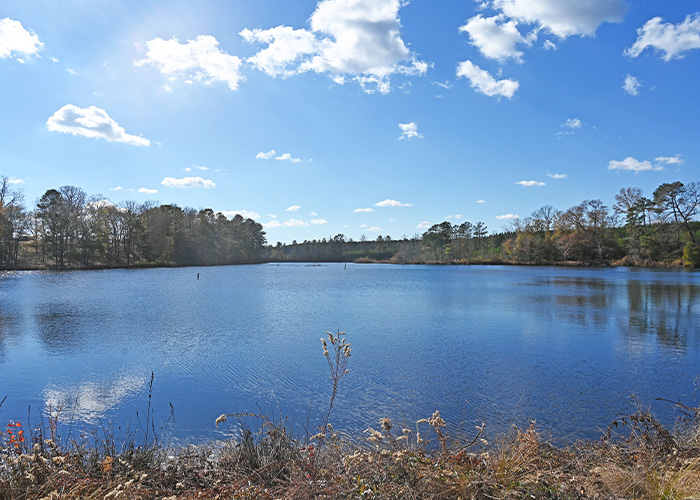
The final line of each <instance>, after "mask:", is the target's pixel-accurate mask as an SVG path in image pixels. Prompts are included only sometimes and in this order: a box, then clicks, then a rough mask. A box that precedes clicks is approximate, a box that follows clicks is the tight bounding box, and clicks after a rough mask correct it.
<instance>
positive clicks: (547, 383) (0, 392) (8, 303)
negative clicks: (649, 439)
mask: <svg viewBox="0 0 700 500" xmlns="http://www.w3.org/2000/svg"><path fill="white" fill-rule="evenodd" d="M197 273H199V274H200V279H199V280H197ZM698 299H700V274H698V273H696V272H688V271H684V270H648V269H628V268H612V269H580V268H550V267H499V266H459V267H454V266H439V267H431V266H389V265H370V264H363V265H353V264H348V266H347V269H345V268H344V266H343V264H329V265H322V266H311V265H305V264H283V265H259V266H233V267H207V268H181V269H147V270H106V271H79V272H13V273H5V274H1V275H0V399H1V398H2V397H3V396H4V395H5V394H6V395H7V399H6V401H5V403H4V404H3V406H2V408H1V409H0V421H6V420H10V419H21V420H25V419H26V418H27V412H28V408H31V413H32V414H33V415H32V416H31V418H32V419H33V420H34V421H37V420H38V418H39V414H40V412H46V411H47V409H48V408H63V409H62V413H61V420H62V421H63V423H64V424H65V425H66V426H69V427H70V429H71V432H76V431H77V430H82V429H88V428H90V427H91V426H104V425H106V424H107V423H109V422H113V423H114V424H115V425H122V424H123V423H124V422H127V421H128V422H131V424H132V425H138V420H137V418H136V413H137V412H139V415H143V413H144V411H145V410H146V404H147V392H148V382H149V380H150V376H151V372H153V373H154V374H155V379H154V386H153V389H154V390H153V408H154V409H155V415H156V420H165V419H167V418H168V416H169V414H170V407H169V403H172V405H173V408H174V410H175V421H176V424H175V427H174V432H175V437H176V438H178V439H179V440H182V441H195V442H201V441H207V440H211V439H218V438H220V437H223V436H225V435H226V433H227V432H230V430H231V429H230V427H227V426H224V427H222V428H220V429H216V428H215V427H214V419H216V417H217V416H218V415H220V414H222V413H231V412H235V411H244V410H250V411H258V409H259V408H260V409H262V410H263V411H266V412H267V411H270V409H271V408H274V409H275V411H278V409H279V410H280V411H281V412H282V413H283V414H285V415H288V416H289V417H290V418H291V419H293V420H294V422H296V424H298V425H299V426H302V425H303V424H304V423H305V422H306V419H307V416H308V417H309V418H310V420H311V422H312V424H314V423H317V422H318V421H319V418H320V416H321V415H323V414H324V412H325V409H326V405H327V402H328V398H329V394H330V386H329V383H328V372H327V365H326V362H325V358H324V357H323V354H322V350H321V344H320V340H319V338H320V337H322V336H323V334H324V332H326V331H328V330H330V331H336V330H338V329H339V330H342V331H346V332H347V333H348V340H349V341H350V342H351V343H352V345H353V356H352V358H351V359H350V369H351V372H350V374H349V375H348V377H347V379H346V381H345V383H344V385H343V386H342V388H341V392H340V394H339V396H338V399H337V401H336V407H335V408H334V410H333V415H332V418H331V421H332V422H334V424H335V427H336V428H340V429H342V430H344V431H346V432H349V433H353V434H355V435H357V434H359V433H360V432H361V431H363V430H364V429H366V428H367V427H368V426H370V425H376V421H377V419H378V418H380V417H382V416H389V417H391V418H393V419H396V420H404V421H405V422H408V423H411V422H414V421H415V420H416V419H418V418H423V417H427V416H429V415H431V414H432V412H433V411H434V410H435V409H439V410H440V412H441V413H442V415H443V416H444V417H445V419H446V420H447V421H448V422H449V423H450V424H451V426H452V427H453V430H454V429H455V428H456V427H463V428H465V429H466V430H467V432H471V430H472V429H473V426H474V425H475V424H479V423H481V422H486V423H487V428H488V429H490V430H491V433H492V435H493V434H495V433H497V432H500V431H502V430H504V429H507V428H508V426H509V425H510V424H512V423H515V424H518V425H526V424H527V423H528V422H529V421H530V420H536V421H537V425H538V427H539V428H540V429H541V430H543V431H545V432H546V433H548V434H549V435H550V436H551V437H552V439H554V440H556V441H559V442H571V441H572V440H574V439H576V438H593V439H595V438H597V437H599V436H600V428H605V427H607V425H608V424H609V423H610V421H611V420H612V419H614V418H615V417H616V416H617V415H618V414H620V413H625V412H630V411H632V407H631V405H630V402H629V395H630V394H631V393H634V394H636V395H637V396H638V397H639V398H640V399H641V401H643V402H644V403H647V404H649V405H653V406H654V410H655V411H656V412H657V413H658V414H659V415H660V416H661V418H662V419H664V420H665V421H666V422H668V423H670V422H672V420H673V418H674V414H673V409H672V408H671V405H668V404H666V403H659V402H655V401H654V398H656V397H664V398H669V399H677V398H680V399H681V400H682V401H683V402H685V403H689V404H693V403H695V404H697V399H695V398H694V394H693V390H694V388H695V386H694V384H693V382H694V380H695V378H696V377H697V376H698V375H700V305H699V303H698V302H699V300H698Z"/></svg>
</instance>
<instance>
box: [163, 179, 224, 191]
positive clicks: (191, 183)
mask: <svg viewBox="0 0 700 500" xmlns="http://www.w3.org/2000/svg"><path fill="white" fill-rule="evenodd" d="M160 183H161V184H162V185H163V186H167V187H176V188H205V189H211V188H215V187H216V184H214V182H212V181H210V180H209V179H202V178H201V177H183V178H182V179H176V178H174V177H166V178H165V179H163V180H162V181H161V182H160Z"/></svg>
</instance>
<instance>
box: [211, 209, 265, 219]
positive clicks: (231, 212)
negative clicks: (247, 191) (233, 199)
mask: <svg viewBox="0 0 700 500" xmlns="http://www.w3.org/2000/svg"><path fill="white" fill-rule="evenodd" d="M219 213H221V214H224V215H225V216H226V217H228V218H229V219H233V218H234V217H235V216H236V215H240V216H241V217H243V218H244V219H259V218H260V215H259V214H257V213H255V212H250V211H248V210H222V211H221V212H219Z"/></svg>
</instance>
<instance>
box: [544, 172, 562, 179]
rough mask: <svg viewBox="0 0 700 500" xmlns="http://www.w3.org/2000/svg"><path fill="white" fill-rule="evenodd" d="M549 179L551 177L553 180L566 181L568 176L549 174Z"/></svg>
mask: <svg viewBox="0 0 700 500" xmlns="http://www.w3.org/2000/svg"><path fill="white" fill-rule="evenodd" d="M547 177H551V178H552V179H566V177H567V176H566V174H550V173H549V172H547Z"/></svg>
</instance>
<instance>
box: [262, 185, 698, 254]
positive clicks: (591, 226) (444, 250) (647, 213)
mask: <svg viewBox="0 0 700 500" xmlns="http://www.w3.org/2000/svg"><path fill="white" fill-rule="evenodd" d="M615 200H616V202H615V204H614V206H613V207H612V209H611V208H610V207H608V206H606V205H605V204H604V203H603V202H602V201H601V200H586V201H583V202H582V203H580V204H579V205H576V206H573V207H571V208H569V209H567V210H558V209H556V208H554V207H552V206H551V205H546V206H543V207H541V208H539V209H538V210H536V211H535V212H533V213H532V215H531V216H529V217H526V218H524V219H515V220H514V221H513V222H511V223H510V226H509V227H508V228H506V230H505V231H503V232H501V233H493V234H489V233H488V228H487V227H486V225H485V224H484V223H483V222H481V221H479V222H476V223H474V224H473V223H471V222H468V221H465V222H462V223H460V224H453V223H451V222H449V221H444V222H441V223H439V224H434V225H433V226H430V227H429V228H428V229H427V231H425V232H424V233H423V234H422V235H415V236H414V237H413V238H410V239H409V238H406V237H403V238H402V239H399V240H394V239H392V238H391V237H390V236H378V237H377V239H376V240H368V239H367V238H365V237H364V236H363V237H361V238H360V240H359V241H353V240H352V239H346V238H345V236H344V235H342V234H338V235H336V236H333V237H329V238H327V239H326V238H323V239H322V240H312V241H304V242H302V243H297V242H296V241H294V242H292V244H291V245H286V244H282V243H277V246H275V247H268V249H267V253H266V258H267V259H268V260H277V261H307V262H308V261H310V262H329V261H336V262H338V261H340V262H342V261H388V262H393V263H436V264H441V263H444V264H450V263H479V262H496V263H497V262H502V263H518V264H561V263H586V264H612V263H614V264H619V265H658V264H664V265H678V264H681V263H682V264H685V265H687V266H693V267H697V266H700V251H699V250H698V245H697V242H698V239H699V238H700V223H699V222H697V221H696V220H695V218H696V216H697V215H698V210H699V209H700V184H699V183H697V182H691V183H689V184H687V185H685V184H683V183H681V182H673V183H667V184H662V185H661V186H659V187H658V188H657V189H656V190H655V191H654V193H653V194H652V196H651V197H650V198H647V197H645V196H644V193H643V191H642V190H641V189H639V188H624V189H621V190H620V192H619V193H618V194H617V195H616V196H615Z"/></svg>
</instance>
